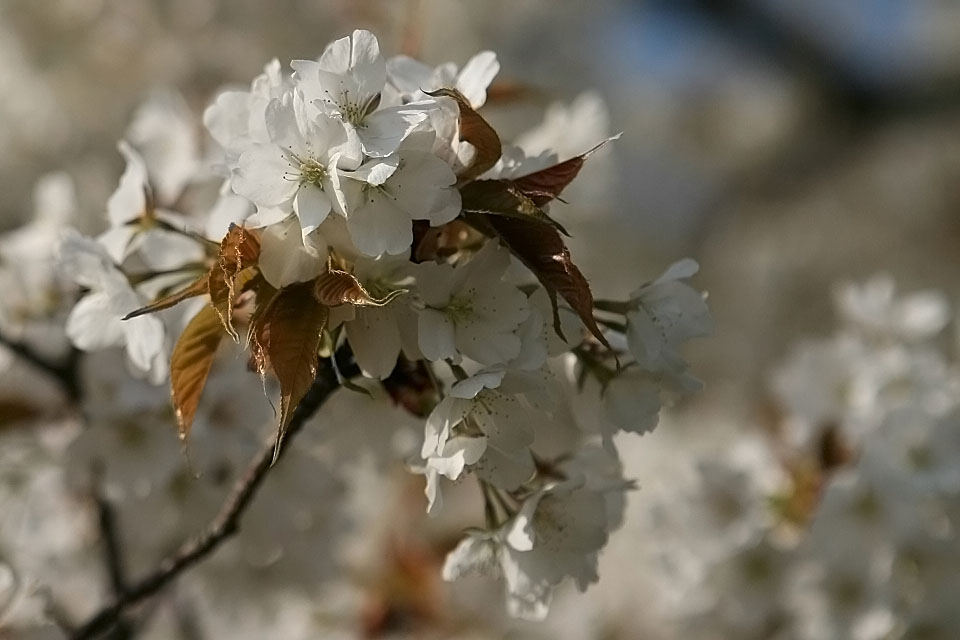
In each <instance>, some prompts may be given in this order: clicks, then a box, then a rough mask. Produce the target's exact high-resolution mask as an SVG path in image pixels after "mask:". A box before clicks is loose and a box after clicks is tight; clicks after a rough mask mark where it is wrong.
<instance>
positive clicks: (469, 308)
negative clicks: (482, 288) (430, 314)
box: [444, 296, 473, 323]
mask: <svg viewBox="0 0 960 640" xmlns="http://www.w3.org/2000/svg"><path fill="white" fill-rule="evenodd" d="M444 312H445V313H446V314H447V317H449V318H450V319H451V320H453V322H454V323H457V322H462V321H463V320H467V319H468V318H470V317H471V316H472V315H473V301H471V300H470V299H469V298H466V297H464V296H455V297H453V298H451V299H450V303H449V304H448V305H447V307H446V309H444Z"/></svg>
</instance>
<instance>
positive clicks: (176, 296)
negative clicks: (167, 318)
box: [123, 274, 207, 320]
mask: <svg viewBox="0 0 960 640" xmlns="http://www.w3.org/2000/svg"><path fill="white" fill-rule="evenodd" d="M205 293H207V275H206V274H204V275H202V276H200V277H199V278H197V279H196V280H194V281H193V282H191V283H190V284H188V285H187V286H186V287H184V288H183V289H180V290H179V291H175V292H173V293H171V294H170V295H166V296H163V297H162V298H160V299H158V300H155V301H154V302H151V303H150V304H148V305H146V306H145V307H140V308H139V309H137V310H136V311H131V312H130V313H128V314H127V315H125V316H124V317H123V319H124V320H130V319H131V318H136V317H137V316H142V315H145V314H148V313H155V312H157V311H163V310H164V309H169V308H170V307H173V306H174V305H177V304H179V303H181V302H183V301H184V300H187V299H189V298H193V297H195V296H202V295H203V294H205Z"/></svg>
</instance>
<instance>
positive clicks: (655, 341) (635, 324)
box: [626, 259, 713, 376]
mask: <svg viewBox="0 0 960 640" xmlns="http://www.w3.org/2000/svg"><path fill="white" fill-rule="evenodd" d="M699 268H700V267H699V265H697V263H696V262H694V261H693V260H690V259H686V260H681V261H679V262H676V263H674V264H672V265H671V266H670V267H669V268H668V269H667V270H666V271H665V272H664V273H663V275H662V276H660V277H659V278H657V279H656V280H654V281H653V282H651V283H649V284H645V285H644V286H642V287H640V288H639V289H637V290H636V291H635V292H634V293H633V294H632V295H631V296H630V302H629V303H628V306H629V307H630V311H628V312H627V314H626V315H627V344H628V346H629V347H630V352H631V353H632V354H633V357H634V358H636V361H637V364H638V365H639V366H640V367H641V368H643V369H646V370H648V371H658V372H660V371H662V372H667V373H672V374H674V375H677V376H682V375H683V374H685V372H686V370H687V363H686V362H685V361H684V359H683V357H682V356H681V355H680V353H679V348H680V346H681V345H682V344H683V343H684V342H686V341H687V340H690V339H691V338H697V337H701V336H706V335H709V334H710V333H711V332H712V331H713V319H712V318H711V316H710V311H709V310H708V309H707V304H706V301H705V300H704V297H703V295H702V294H701V293H700V292H698V291H696V290H695V289H693V288H692V287H691V286H690V285H688V284H686V283H684V282H682V281H683V280H685V279H687V278H690V277H691V276H693V275H694V274H695V273H696V272H697V271H698V270H699Z"/></svg>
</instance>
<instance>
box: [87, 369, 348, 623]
mask: <svg viewBox="0 0 960 640" xmlns="http://www.w3.org/2000/svg"><path fill="white" fill-rule="evenodd" d="M347 369H348V370H349V372H347V371H345V370H344V367H342V366H341V371H344V373H345V375H356V373H357V370H356V366H353V367H348V368H347ZM337 387H338V383H337V376H336V373H335V372H334V369H333V367H332V366H331V364H330V362H329V360H321V361H320V363H319V366H318V369H317V377H316V378H315V379H314V381H313V386H311V387H310V391H309V392H307V395H306V396H304V398H303V400H301V401H300V404H299V405H298V406H297V409H296V411H294V413H293V416H292V417H291V418H290V424H289V426H288V427H287V432H286V435H285V436H284V437H285V438H286V440H287V446H286V447H284V448H282V449H280V452H279V456H280V457H282V456H283V453H284V452H285V451H286V450H287V449H288V448H289V447H290V442H289V441H290V439H292V438H293V437H294V436H296V434H297V433H298V432H299V431H300V430H301V429H302V428H303V425H304V424H305V423H306V422H307V421H308V420H309V419H310V417H311V416H313V414H314V413H315V412H316V411H317V409H319V408H320V406H321V405H322V404H323V403H324V401H326V399H327V398H328V397H329V396H330V395H331V394H332V393H333V392H334V391H335V390H336V389H337ZM273 455H274V439H271V440H270V442H268V443H266V444H265V445H264V446H263V448H262V449H261V450H260V452H259V453H257V455H256V456H255V457H254V458H253V460H251V461H250V464H249V465H248V466H247V468H246V470H245V471H244V472H243V475H241V477H240V478H239V479H238V480H237V482H236V484H234V486H233V489H232V490H231V492H230V495H229V496H227V499H226V501H225V502H224V503H223V505H222V506H221V507H220V511H219V513H218V514H217V515H216V517H215V518H214V519H213V521H211V522H210V524H209V525H208V526H207V528H206V529H205V530H204V531H203V532H202V533H201V534H200V535H198V536H196V537H195V538H192V539H190V540H187V541H186V542H185V543H184V544H183V545H181V546H180V548H179V549H178V550H177V551H176V552H174V553H173V555H171V556H168V557H167V558H165V559H164V560H163V561H162V562H161V563H160V565H159V566H158V567H157V568H156V569H155V570H154V571H153V572H151V573H150V574H148V575H146V576H144V577H143V578H141V579H140V580H139V581H137V582H136V583H134V584H132V585H130V586H129V588H127V589H126V590H125V591H124V592H123V593H122V594H121V595H118V596H117V597H116V598H115V599H114V601H113V602H112V603H110V604H108V605H106V606H105V607H104V608H102V609H101V610H100V611H99V612H98V613H96V614H94V615H93V616H92V617H91V618H90V619H89V620H87V622H85V623H83V624H82V625H80V627H79V628H77V630H76V631H75V632H74V634H73V635H72V636H71V638H72V639H73V640H90V639H91V638H97V637H101V635H102V634H103V633H104V632H106V631H108V630H110V629H112V628H114V627H115V626H116V625H117V622H118V621H119V619H120V617H121V615H122V614H123V612H124V611H126V610H127V609H128V608H129V607H132V606H133V605H135V604H137V603H138V602H140V601H141V600H144V599H146V598H149V597H150V596H152V595H154V594H156V593H157V592H159V591H160V590H161V589H162V588H163V587H165V586H166V585H167V584H169V583H170V582H172V581H173V580H174V579H175V578H176V577H177V576H178V575H180V574H181V573H182V572H183V571H185V570H186V569H188V568H190V567H192V566H193V565H195V564H197V563H199V562H200V561H202V560H203V559H204V558H206V557H207V556H208V555H210V554H211V553H213V552H214V551H215V550H216V549H217V548H218V547H219V546H220V545H221V544H222V543H223V542H224V541H226V540H227V539H229V538H230V537H231V536H233V535H234V534H235V533H236V532H237V531H238V530H239V527H240V519H241V517H242V516H243V514H244V512H245V511H246V509H247V507H249V506H250V503H251V502H252V500H253V498H254V496H255V495H256V493H257V490H258V489H259V488H260V485H262V484H263V481H264V480H265V479H266V477H267V472H268V471H269V470H270V467H271V462H273Z"/></svg>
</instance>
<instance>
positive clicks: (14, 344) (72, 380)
mask: <svg viewBox="0 0 960 640" xmlns="http://www.w3.org/2000/svg"><path fill="white" fill-rule="evenodd" d="M0 345H2V346H4V347H6V348H7V349H9V350H10V352H11V353H13V354H14V355H15V356H17V357H18V358H20V359H21V360H25V361H26V362H28V363H29V364H30V365H32V366H33V367H35V368H37V369H39V370H40V371H42V372H44V373H46V374H47V375H49V376H50V377H51V378H53V379H55V380H56V381H57V382H59V383H60V385H61V386H62V387H63V390H64V392H66V394H67V396H68V397H69V398H70V400H72V401H76V400H79V399H80V376H79V375H78V371H79V366H80V352H79V351H77V350H76V349H74V348H73V347H71V348H70V352H69V353H68V354H67V355H66V357H65V358H64V360H63V362H51V361H49V360H47V359H46V358H44V357H43V356H41V355H40V354H38V353H37V352H36V351H34V350H33V349H31V348H30V347H29V346H28V345H26V344H25V343H23V342H20V341H18V340H14V339H12V338H10V337H9V336H6V335H4V334H3V333H0Z"/></svg>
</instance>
